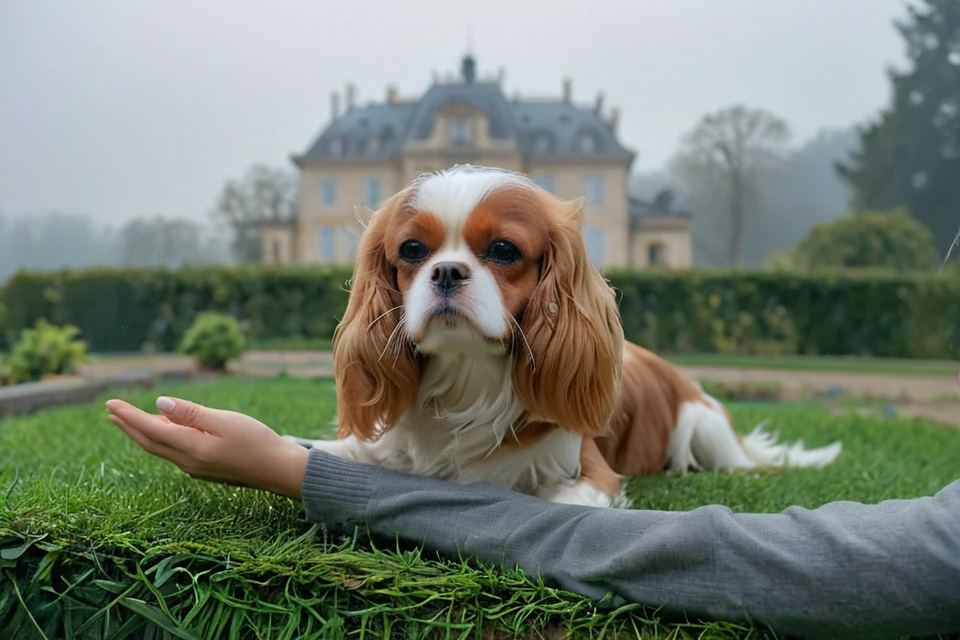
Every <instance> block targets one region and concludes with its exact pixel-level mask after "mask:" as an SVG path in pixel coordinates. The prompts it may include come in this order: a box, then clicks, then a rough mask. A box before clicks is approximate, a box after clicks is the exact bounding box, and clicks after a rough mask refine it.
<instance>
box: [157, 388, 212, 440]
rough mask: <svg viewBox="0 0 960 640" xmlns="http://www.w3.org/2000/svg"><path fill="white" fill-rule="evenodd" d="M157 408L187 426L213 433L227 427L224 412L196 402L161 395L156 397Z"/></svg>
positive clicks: (166, 415)
mask: <svg viewBox="0 0 960 640" xmlns="http://www.w3.org/2000/svg"><path fill="white" fill-rule="evenodd" d="M157 409H159V410H160V413H162V414H163V415H164V416H165V417H167V418H169V419H170V420H171V421H173V422H175V423H177V424H182V425H185V426H188V427H194V428H195V429H200V430H201V431H206V432H208V433H212V434H215V435H219V434H221V433H223V431H224V429H227V428H229V421H228V420H227V416H226V412H224V411H220V410H218V409H211V408H209V407H204V406H203V405H199V404H197V403H196V402H190V401H189V400H183V399H181V398H170V397H167V396H161V397H159V398H157Z"/></svg>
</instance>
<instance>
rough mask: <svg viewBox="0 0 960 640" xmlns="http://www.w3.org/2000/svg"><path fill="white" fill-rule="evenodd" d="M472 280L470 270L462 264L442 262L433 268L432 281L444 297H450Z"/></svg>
mask: <svg viewBox="0 0 960 640" xmlns="http://www.w3.org/2000/svg"><path fill="white" fill-rule="evenodd" d="M469 278H470V268H469V267H467V265H465V264H463V263H462V262H440V263H438V264H436V265H434V267H433V273H432V274H430V281H431V282H433V286H434V288H435V289H436V290H437V291H439V292H440V293H442V294H444V295H450V294H451V293H453V292H454V291H456V290H457V288H458V287H459V286H460V285H461V284H463V282H464V281H465V280H468V279H469Z"/></svg>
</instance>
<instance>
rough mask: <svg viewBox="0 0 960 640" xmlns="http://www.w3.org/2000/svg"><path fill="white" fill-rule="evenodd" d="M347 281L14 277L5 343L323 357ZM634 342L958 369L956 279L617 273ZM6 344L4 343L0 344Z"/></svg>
mask: <svg viewBox="0 0 960 640" xmlns="http://www.w3.org/2000/svg"><path fill="white" fill-rule="evenodd" d="M350 277H351V273H350V271H348V270H346V269H337V270H331V269H320V268H296V269H276V268H257V269H253V268H250V269H205V270H183V271H164V270H161V271H128V270H106V271H104V270H98V271H82V272H73V273H62V274H20V275H18V276H16V277H15V278H14V279H13V280H12V281H11V282H10V283H9V285H8V286H7V288H6V289H5V290H4V291H3V292H2V294H0V300H2V301H3V302H4V303H5V304H6V306H7V315H6V322H7V327H6V329H7V330H8V331H10V332H19V331H20V330H22V329H23V328H24V327H29V326H31V325H32V324H33V323H34V322H36V320H37V319H38V318H49V319H51V321H53V322H55V323H57V324H65V323H69V324H72V325H75V326H78V327H79V328H80V329H81V331H82V332H83V336H84V338H85V339H86V340H87V341H88V343H89V344H90V348H91V350H93V351H96V352H132V351H139V350H141V349H144V348H149V349H155V350H159V351H174V350H176V349H177V348H178V347H179V346H180V344H181V342H182V341H183V337H184V336H185V335H186V332H187V329H188V328H189V327H190V325H192V324H193V322H194V320H195V319H196V318H197V316H198V315H199V314H201V313H204V312H208V311H215V312H218V313H225V314H228V315H230V316H233V317H234V318H237V319H238V320H239V321H240V323H241V325H242V326H243V330H244V335H245V336H246V338H247V340H248V341H249V342H250V343H254V344H256V343H267V344H269V342H270V341H272V340H278V341H280V342H287V343H288V344H289V343H295V342H297V341H298V339H305V340H304V342H303V343H304V344H313V345H322V344H324V343H325V341H328V340H329V339H330V338H331V336H332V335H333V330H334V328H335V327H336V324H337V322H338V319H339V318H340V317H342V316H343V312H344V309H345V308H346V303H347V296H348V293H347V289H348V287H347V286H346V283H347V282H348V281H349V279H350ZM608 277H609V278H610V280H611V283H612V284H613V286H614V287H615V288H616V289H617V290H618V298H619V300H620V310H621V314H622V317H623V325H624V330H625V332H626V335H627V337H628V338H629V339H630V340H633V341H635V342H638V343H640V344H642V345H644V346H647V347H650V348H652V349H655V350H656V351H659V352H662V353H745V354H757V355H772V354H777V355H789V354H804V355H826V356H876V357H896V358H921V359H922V358H927V359H940V358H944V357H953V356H954V354H953V352H952V351H950V350H949V349H948V341H949V337H950V336H951V335H952V332H953V331H954V328H955V327H956V326H958V325H960V272H954V273H952V274H950V275H948V276H940V275H937V274H927V275H922V276H907V275H895V274H890V273H886V274H869V273H857V274H844V273H816V274H814V273H806V274H803V273H771V272H744V271H697V270H693V271H682V272H681V271H675V272H664V271H656V272H654V271H648V272H639V273H638V272H625V271H612V272H610V273H609V274H608ZM0 333H2V330H0Z"/></svg>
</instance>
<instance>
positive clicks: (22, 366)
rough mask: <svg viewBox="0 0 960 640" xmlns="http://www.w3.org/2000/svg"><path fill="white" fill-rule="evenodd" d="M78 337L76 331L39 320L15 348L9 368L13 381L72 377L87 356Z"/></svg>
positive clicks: (22, 335) (84, 347) (72, 328)
mask: <svg viewBox="0 0 960 640" xmlns="http://www.w3.org/2000/svg"><path fill="white" fill-rule="evenodd" d="M78 335H80V330H79V329H78V328H77V327H74V326H71V325H67V326H64V327H56V326H54V325H52V324H50V323H49V322H47V321H46V320H44V319H43V318H40V319H39V320H37V322H36V324H35V325H34V326H33V328H32V329H24V330H23V331H22V332H21V334H20V340H19V341H18V342H17V343H16V344H15V345H14V346H13V351H12V352H11V353H10V360H9V362H8V364H7V367H8V368H9V371H10V373H9V375H10V378H12V379H13V381H14V382H29V381H32V380H40V379H41V378H43V376H45V375H51V374H56V375H63V374H69V373H72V372H73V369H74V367H75V366H76V365H78V364H80V363H82V362H83V361H84V360H85V359H86V354H87V343H86V342H83V341H81V340H77V336H78ZM0 377H2V376H0Z"/></svg>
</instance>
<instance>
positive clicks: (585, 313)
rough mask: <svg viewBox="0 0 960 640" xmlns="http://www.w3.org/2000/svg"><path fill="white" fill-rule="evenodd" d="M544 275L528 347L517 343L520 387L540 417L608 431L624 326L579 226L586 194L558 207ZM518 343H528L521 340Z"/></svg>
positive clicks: (531, 307)
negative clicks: (531, 355)
mask: <svg viewBox="0 0 960 640" xmlns="http://www.w3.org/2000/svg"><path fill="white" fill-rule="evenodd" d="M551 209H553V210H552V211H551V213H552V215H551V216H550V218H551V220H550V224H549V231H548V233H549V246H548V248H547V251H546V253H545V254H544V256H543V265H542V270H541V276H540V282H539V283H538V285H537V288H536V289H535V290H534V293H533V296H532V297H531V299H530V301H529V303H528V305H527V307H526V310H525V311H524V315H523V322H522V325H521V326H522V329H523V333H524V335H525V336H526V340H527V343H528V344H529V346H530V351H531V352H532V354H533V361H532V362H531V358H530V356H529V354H527V352H526V347H525V346H524V347H523V348H518V349H517V350H516V361H515V364H514V370H513V381H514V388H515V389H516V391H517V394H518V395H519V396H520V399H521V401H522V402H523V404H524V406H525V407H526V408H527V410H528V411H529V412H530V413H531V414H533V415H534V416H537V417H538V419H543V420H548V421H550V422H554V423H556V424H559V425H560V426H562V427H564V428H566V429H570V430H574V431H581V432H583V433H586V434H591V435H598V434H601V433H603V431H604V430H605V429H606V428H607V424H608V423H609V421H610V418H611V416H612V415H613V412H614V410H615V409H616V406H617V401H618V397H619V390H620V372H621V367H622V364H623V327H622V326H621V323H620V312H619V309H618V308H617V303H616V298H615V295H614V291H613V289H612V288H611V287H610V285H609V284H608V283H607V281H606V279H605V278H604V276H603V274H602V273H601V272H600V270H599V269H598V268H597V267H596V265H594V264H593V262H592V261H591V260H590V257H589V255H588V254H587V249H586V246H585V244H584V241H583V236H582V234H581V232H580V218H581V215H582V211H583V199H582V198H581V199H578V200H574V201H570V202H563V201H559V200H558V201H556V202H555V204H553V205H552V206H551ZM517 342H520V343H521V344H522V340H520V339H519V336H518V340H517Z"/></svg>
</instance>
